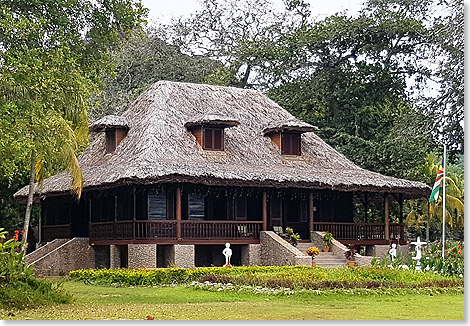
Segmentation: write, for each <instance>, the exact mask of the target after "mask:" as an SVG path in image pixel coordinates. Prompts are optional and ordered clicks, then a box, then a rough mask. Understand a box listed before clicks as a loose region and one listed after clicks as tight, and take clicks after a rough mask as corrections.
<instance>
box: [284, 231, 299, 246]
mask: <svg viewBox="0 0 470 326" xmlns="http://www.w3.org/2000/svg"><path fill="white" fill-rule="evenodd" d="M283 238H284V240H286V241H287V242H289V243H290V244H291V245H293V246H294V247H297V242H298V241H299V240H300V235H299V234H298V233H295V232H294V229H292V228H290V227H286V233H285V234H284V235H283Z"/></svg>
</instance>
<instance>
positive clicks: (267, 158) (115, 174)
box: [15, 81, 430, 198]
mask: <svg viewBox="0 0 470 326" xmlns="http://www.w3.org/2000/svg"><path fill="white" fill-rule="evenodd" d="M211 123H214V124H222V125H223V126H224V127H225V136H224V137H225V144H224V150H223V151H205V150H203V149H202V147H201V146H200V145H199V144H198V142H197V141H196V138H195V136H194V134H193V133H192V132H191V131H190V130H189V129H188V128H189V127H190V126H192V125H195V124H211ZM109 127H119V128H125V129H126V130H127V129H128V131H127V135H126V136H125V138H123V140H122V141H121V142H120V144H119V145H118V146H117V147H116V148H115V151H114V153H106V145H105V142H106V136H105V134H103V133H101V134H99V135H97V137H96V138H95V139H94V141H93V142H92V143H91V145H90V146H89V147H88V148H87V149H86V150H85V151H84V152H83V154H82V155H81V156H80V157H79V162H80V165H81V168H82V171H83V177H84V191H87V190H91V189H95V190H96V189H105V188H112V187H117V186H120V185H126V184H154V183H168V182H189V183H197V184H206V185H222V186H224V185H227V186H250V187H277V188H284V187H296V188H311V189H332V190H339V191H347V192H353V191H366V192H375V193H397V194H402V195H403V197H404V198H417V197H423V196H426V195H428V194H429V192H430V188H429V187H428V186H427V185H426V184H424V183H421V182H413V181H409V180H404V179H397V178H393V177H389V176H384V175H381V174H379V173H375V172H371V171H368V170H365V169H362V168H360V167H358V166H356V165H355V164H353V163H352V162H351V161H349V160H348V159H347V158H346V157H345V156H344V155H342V154H340V153H339V152H338V151H336V150H335V149H333V148H332V147H331V146H329V145H328V144H326V143H325V142H324V141H323V140H321V139H320V137H318V136H317V135H316V134H315V132H314V130H315V127H313V126H311V125H309V124H307V123H305V122H302V121H300V120H298V119H296V118H295V117H293V116H292V115H291V114H290V113H289V112H287V111H286V110H285V109H283V108H281V107H280V106H279V105H278V104H276V103H275V102H274V101H272V100H270V99H269V98H268V97H267V96H265V95H264V94H262V93H261V92H259V91H255V90H247V89H239V88H232V87H220V86H210V85H199V84H189V83H176V82H168V81H160V82H157V83H155V84H154V85H152V86H151V87H150V88H149V89H148V90H147V91H145V92H144V93H143V94H142V95H140V96H139V98H138V99H137V100H136V101H135V102H134V103H133V104H132V105H131V106H130V108H129V109H128V110H127V111H126V112H124V113H123V115H122V116H121V117H116V116H112V117H109V116H108V117H105V118H103V119H101V120H99V121H97V122H95V123H94V124H92V125H91V130H92V131H103V130H105V129H106V128H109ZM276 130H293V131H298V132H302V133H303V134H302V136H301V148H302V152H301V155H299V156H290V155H287V156H286V155H281V153H280V150H279V148H278V147H277V146H276V144H275V143H274V142H273V141H272V140H271V138H270V137H269V136H267V133H269V132H272V131H276ZM69 186H70V175H69V174H68V173H65V172H64V173H59V174H57V175H54V176H52V177H50V178H48V179H47V180H45V182H44V187H43V190H42V193H43V194H45V195H48V194H53V193H65V192H68V191H69ZM15 196H16V197H25V196H27V188H26V187H25V188H23V189H21V190H19V191H18V192H17V193H16V194H15Z"/></svg>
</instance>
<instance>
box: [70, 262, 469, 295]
mask: <svg viewBox="0 0 470 326" xmlns="http://www.w3.org/2000/svg"><path fill="white" fill-rule="evenodd" d="M69 275H70V277H71V278H73V279H89V280H91V281H95V282H99V283H108V284H110V283H119V284H125V285H166V284H189V283H191V282H206V281H208V282H211V283H232V284H237V285H250V286H264V287H289V288H291V287H292V288H306V289H319V288H356V287H360V288H375V287H396V288H402V287H405V288H422V287H425V286H428V287H429V286H442V285H446V286H463V283H464V282H463V280H462V279H459V278H456V277H450V276H443V275H439V274H435V273H432V272H417V271H414V270H396V269H391V268H388V267H378V266H377V267H357V268H346V267H341V268H312V267H308V266H250V267H233V268H222V267H210V268H207V267H198V268H195V269H185V268H167V269H165V268H157V269H153V270H149V269H139V270H137V269H134V270H132V269H117V270H111V269H100V270H77V271H72V272H70V274H69ZM137 275H139V276H137Z"/></svg>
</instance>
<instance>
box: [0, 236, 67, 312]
mask: <svg viewBox="0 0 470 326" xmlns="http://www.w3.org/2000/svg"><path fill="white" fill-rule="evenodd" d="M6 234H7V232H6V231H3V228H0V241H2V242H0V305H1V306H2V307H6V308H16V309H24V308H30V307H37V306H41V305H46V304H54V303H68V302H70V300H71V298H70V295H69V294H67V293H66V292H64V291H63V290H62V289H61V285H60V284H52V283H50V282H47V281H45V280H39V279H36V278H35V277H34V274H33V266H32V265H31V266H28V264H27V263H26V262H25V261H24V260H23V257H24V253H23V252H22V251H19V250H18V249H19V245H20V242H18V241H15V239H9V240H6V241H5V239H6Z"/></svg>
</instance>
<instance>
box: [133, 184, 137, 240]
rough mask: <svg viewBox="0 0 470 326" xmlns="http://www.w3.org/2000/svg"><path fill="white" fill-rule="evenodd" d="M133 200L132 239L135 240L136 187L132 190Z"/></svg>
mask: <svg viewBox="0 0 470 326" xmlns="http://www.w3.org/2000/svg"><path fill="white" fill-rule="evenodd" d="M132 198H133V199H134V203H133V204H134V207H133V208H134V209H133V212H132V239H135V220H136V218H137V217H136V215H137V202H136V195H135V187H133V188H132Z"/></svg>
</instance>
